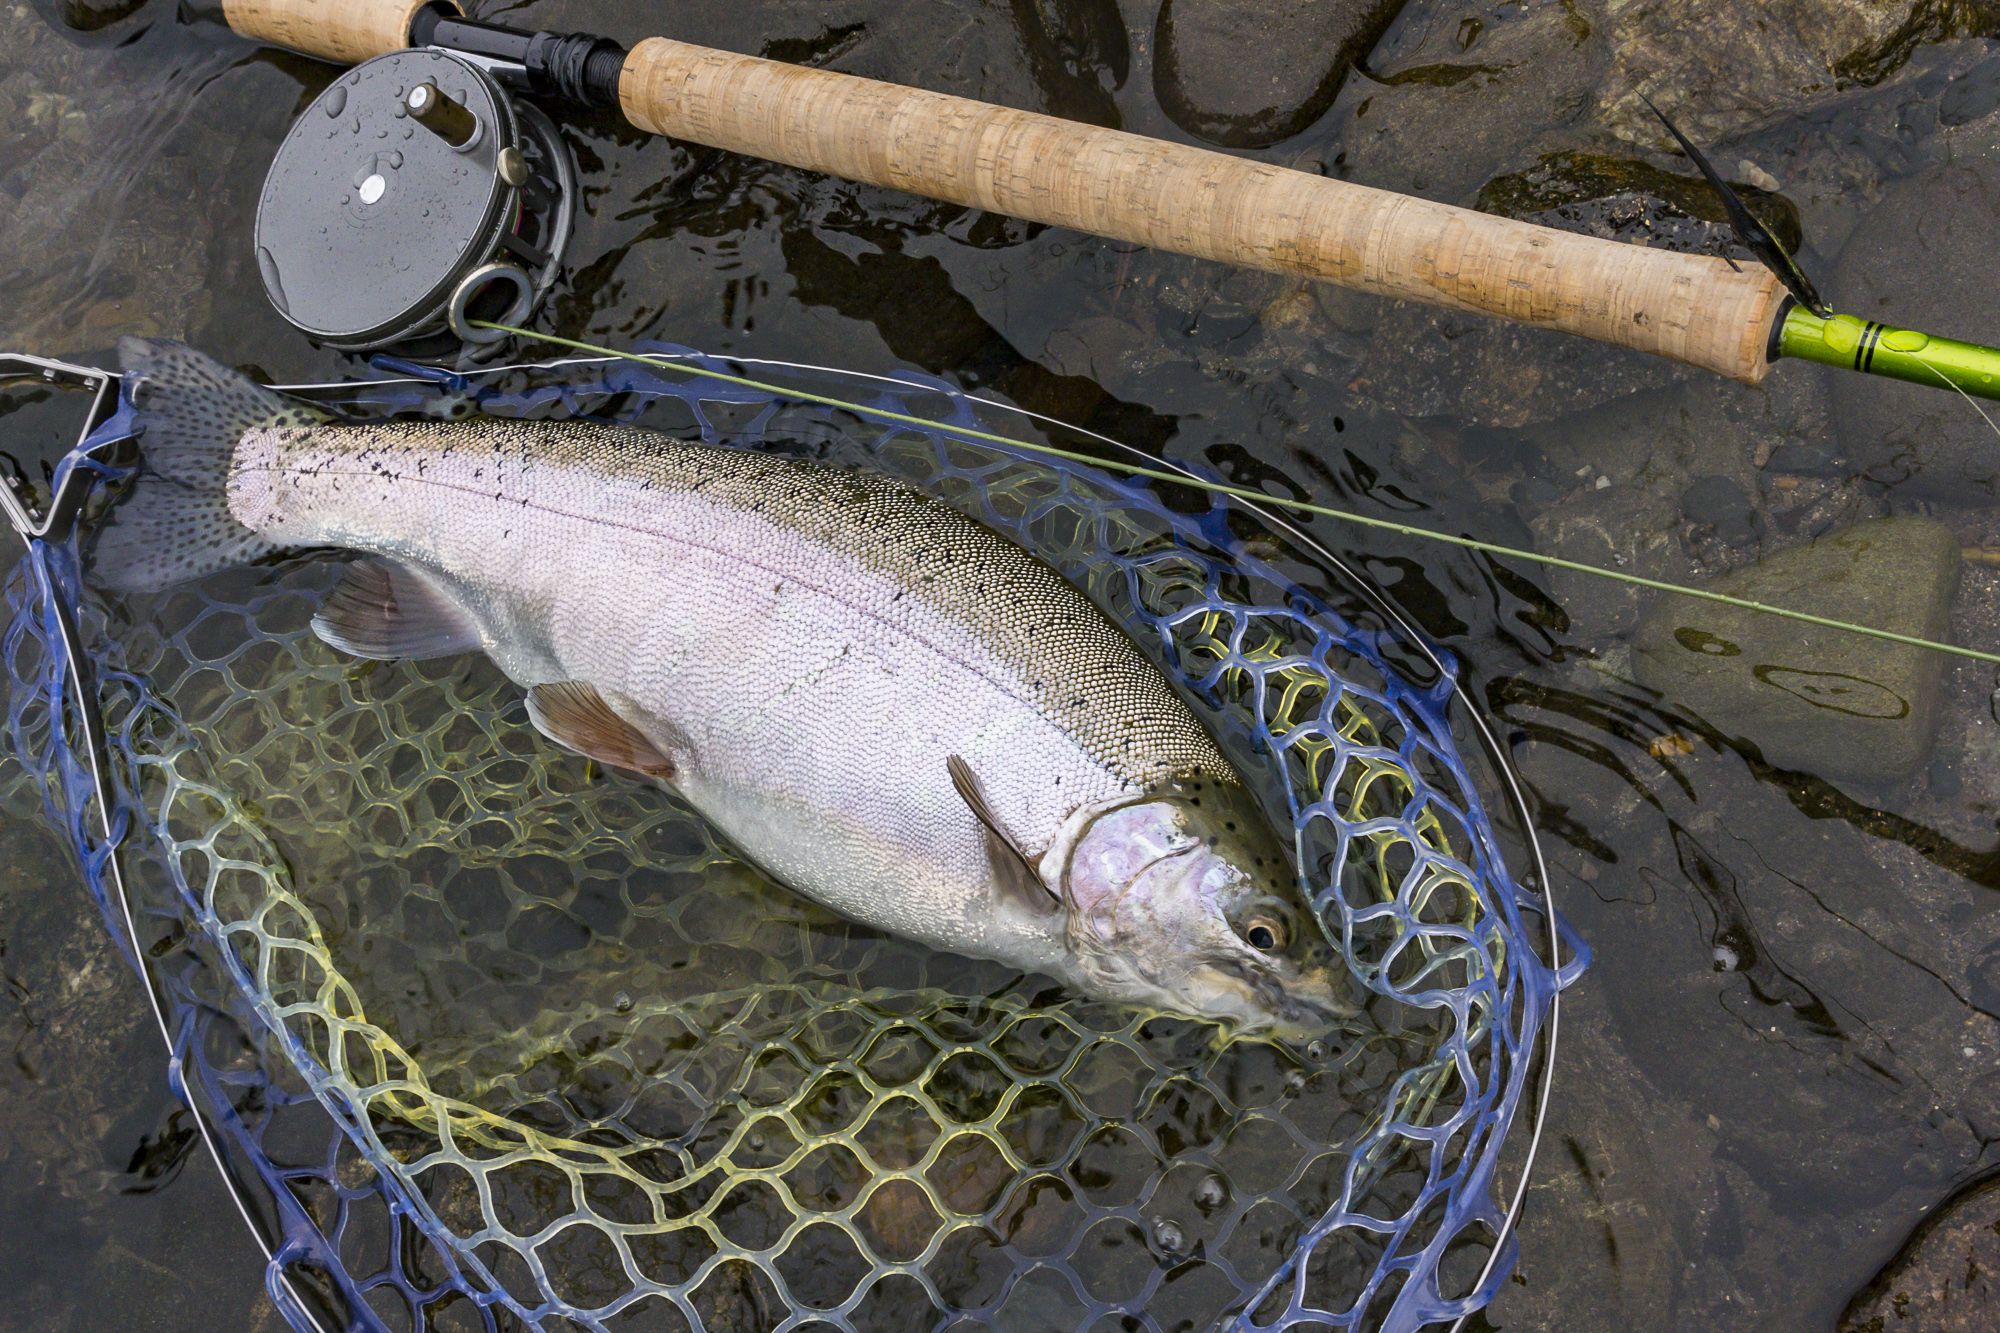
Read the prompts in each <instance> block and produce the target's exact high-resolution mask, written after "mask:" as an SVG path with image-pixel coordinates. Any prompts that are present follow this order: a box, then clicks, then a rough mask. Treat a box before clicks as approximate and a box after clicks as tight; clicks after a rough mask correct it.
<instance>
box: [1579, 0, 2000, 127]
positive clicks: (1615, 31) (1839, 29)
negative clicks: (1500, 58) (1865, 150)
mask: <svg viewBox="0 0 2000 1333" xmlns="http://www.w3.org/2000/svg"><path fill="white" fill-rule="evenodd" d="M1603 8H1604V10H1605V22H1606V24H1607V32H1606V34H1605V35H1606V36H1607V38H1608V39H1609V45H1610V49H1611V53H1612V55H1611V69H1610V72H1609V75H1608V76H1607V77H1606V79H1605V81H1604V84H1603V86H1602V87H1601V88H1599V89H1598V92H1597V97H1596V106H1595V107H1594V108H1592V113H1591V114H1592V118H1593V119H1594V120H1596V121H1598V122H1599V123H1601V124H1603V125H1604V126H1606V127H1607V128H1609V129H1610V130H1612V132H1613V133H1616V134H1617V135H1619V136H1620V137H1621V138H1625V139H1630V140H1634V141H1637V142H1640V143H1649V144H1660V145H1662V146H1664V145H1665V144H1666V142H1667V136H1666V135H1665V134H1664V133H1663V132H1662V131H1661V129H1660V126H1659V122H1658V121H1656V120H1655V119H1654V118H1653V113H1652V112H1651V111H1650V110H1648V109H1647V107H1646V104H1645V102H1644V101H1642V100H1641V97H1642V95H1643V96H1650V97H1651V98H1652V99H1653V100H1654V101H1655V102H1657V103H1659V104H1660V105H1661V106H1662V107H1663V108H1665V109H1666V111H1667V113H1668V114H1669V115H1671V116H1673V117H1674V119H1675V120H1676V121H1677V122H1678V123H1679V124H1680V127H1681V129H1682V130H1684V131H1685V132H1686V133H1687V134H1688V135H1689V137H1691V138H1692V139H1694V141H1695V142H1696V143H1714V142H1716V141H1718V140H1721V139H1726V138H1732V137H1735V136H1737V135H1741V134H1745V133H1748V132H1751V131H1753V130H1756V129H1759V128H1761V127H1763V126H1766V125H1769V124H1772V123H1774V122H1776V121H1779V120H1782V119H1786V118H1789V117H1792V116H1795V115H1797V114H1798V112H1799V110H1800V108H1801V105H1802V104H1803V103H1805V102H1807V101H1809V100H1811V99H1814V98H1816V97H1825V96H1830V95H1832V94H1834V93H1836V92H1838V91H1839V90H1841V89H1842V88H1846V87H1852V86H1854V85H1857V84H1871V83H1875V82H1877V81H1878V80H1881V79H1884V78H1886V77H1888V76H1889V75H1890V74H1892V73H1894V72H1895V71H1896V70H1897V69H1899V68H1900V67H1901V66H1902V65H1903V63H1904V62H1905V61H1907V60H1908V59H1909V58H1910V54H1911V52H1912V51H1914V50H1916V48H1917V47H1918V46H1920V45H1922V44H1924V43H1926V42H1935V41H1939V40H1942V39H1944V38H1947V37H1952V36H1956V35H1958V34H1961V33H1978V32H1982V31H1986V30H1989V29H1990V28H1991V27H1992V25H1993V24H1994V23H1995V22H1996V21H2000V0H1964V2H1963V3H1957V4H1938V3H1935V0H1873V2H1872V3H1869V4H1855V3H1854V0H1760V2H1759V3H1757V4H1754V5H1692V4H1688V3H1687V0H1624V2H1623V3H1607V4H1605V5H1604V6H1603Z"/></svg>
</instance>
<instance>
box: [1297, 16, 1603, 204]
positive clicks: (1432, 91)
mask: <svg viewBox="0 0 2000 1333" xmlns="http://www.w3.org/2000/svg"><path fill="white" fill-rule="evenodd" d="M1473 8H1475V9H1477V8H1479V7H1478V6H1474V7H1473ZM1495 8H1498V6H1496V7H1495ZM1412 18H1413V19H1414V18H1415V16H1414V15H1413V16H1412ZM1593 33H1594V27H1593V24H1592V23H1591V21H1590V20H1589V19H1588V18H1586V17H1584V16H1583V14H1582V13H1581V12H1579V10H1578V9H1577V8H1575V7H1572V6H1567V5H1538V6H1534V7H1532V8H1529V9H1527V11H1526V12H1524V13H1516V14H1510V15H1508V16H1507V17H1506V18H1505V19H1504V21H1500V20H1498V19H1496V20H1494V21H1488V20H1487V19H1485V18H1482V17H1477V16H1474V15H1467V16H1466V17H1465V18H1464V20H1463V21H1462V22H1445V21H1438V20H1437V19H1435V18H1433V20H1432V21H1430V22H1428V23H1422V24H1419V23H1416V22H1414V21H1406V22H1404V23H1401V24H1399V25H1397V27H1396V28H1395V30H1394V31H1392V32H1391V33H1390V34H1389V36H1388V38H1387V40H1386V41H1385V42H1384V46H1383V49H1381V50H1378V51H1377V52H1376V53H1375V55H1373V56H1371V57H1370V58H1369V72H1370V74H1371V75H1372V76H1373V79H1372V81H1367V82H1364V81H1362V80H1359V79H1356V80H1351V81H1350V82H1349V83H1348V85H1347V86H1346V87H1345V88H1343V89H1342V91H1341V95H1340V97H1339V99H1338V102H1337V104H1336V107H1335V113H1334V120H1335V123H1336V124H1337V125H1338V126H1339V130H1340V137H1341V148H1342V151H1341V153H1340V165H1341V166H1342V167H1343V168H1344V169H1345V170H1346V172H1347V174H1348V175H1349V176H1350V177H1351V178H1352V179H1354V180H1357V181H1360V182H1361V183H1363V184H1365V185H1374V186H1379V187H1380V188H1382V189H1387V190H1397V191H1400V192H1402V193H1405V194H1420V195H1423V196H1424V197H1426V198H1430V199H1441V200H1444V201H1445V202H1446V203H1454V204H1469V203H1471V202H1472V199H1473V196H1474V195H1475V194H1476V193H1477V192H1478V190H1479V187H1480V186H1481V185H1483V184H1484V183H1485V182H1486V181H1488V180H1490V179H1491V178H1492V177H1493V176H1494V175H1496V174H1498V173H1499V172H1502V171H1510V170H1519V169H1523V168H1526V167H1527V166H1529V165H1530V164H1532V163H1533V161H1534V160H1535V157H1536V156H1537V154H1536V151H1535V150H1534V145H1536V144H1537V143H1538V142H1539V141H1540V140H1541V139H1542V138H1543V137H1544V136H1545V135H1546V134H1547V131H1548V127H1551V126H1562V125H1567V124H1568V123H1570V122H1571V121H1573V120H1574V119H1575V116H1576V113H1577V111H1578V110H1579V109H1580V108H1581V107H1582V106H1583V105H1585V104H1587V102H1588V101H1589V98H1590V96H1591V93H1592V91H1593V90H1594V89H1595V88H1596V87H1597V84H1598V81H1599V79H1600V78H1601V76H1602V72H1603V69H1604V67H1605V63H1606V60H1607V57H1608V53H1607V52H1606V50H1605V48H1604V43H1603V42H1602V40H1601V39H1596V38H1594V37H1593ZM1573 143H1574V139H1573V136H1568V135H1564V136H1561V137H1560V138H1559V139H1558V140H1557V141H1556V142H1555V144H1554V145H1553V147H1558V148H1559V147H1569V146H1573Z"/></svg>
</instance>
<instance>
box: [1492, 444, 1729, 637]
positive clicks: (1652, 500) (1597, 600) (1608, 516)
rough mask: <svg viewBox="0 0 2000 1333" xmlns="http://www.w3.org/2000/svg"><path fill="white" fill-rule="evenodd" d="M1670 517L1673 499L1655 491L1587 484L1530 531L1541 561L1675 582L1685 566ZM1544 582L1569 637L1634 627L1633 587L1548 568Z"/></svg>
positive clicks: (1540, 517)
mask: <svg viewBox="0 0 2000 1333" xmlns="http://www.w3.org/2000/svg"><path fill="white" fill-rule="evenodd" d="M1673 518H1674V514H1673V505H1672V501H1671V500H1670V499H1669V498H1668V497H1667V496H1665V495H1663V494H1662V493H1661V492H1660V491H1659V489H1658V488H1656V487H1653V486H1649V485H1646V484H1644V483H1642V482H1637V481H1628V482H1626V483H1624V484H1607V485H1604V486H1599V485H1597V484H1596V483H1595V482H1587V483H1585V485H1584V486H1583V488H1582V489H1580V490H1578V491H1576V492H1575V493H1574V494H1572V495H1571V496H1569V497H1568V498H1567V499H1565V500H1563V501H1561V502H1559V503H1558V504H1555V505H1553V506H1551V507H1550V508H1549V509H1548V510H1547V511H1545V512H1544V513H1542V514H1540V515H1537V516H1536V518H1535V519H1534V521H1533V522H1532V523H1530V524H1529V527H1530V528H1531V529H1532V530H1533V532H1534V534H1535V546H1536V549H1537V550H1539V551H1541V552H1542V553H1543V554H1545V555H1552V556H1556V557H1558V558H1560V559H1564V560H1577V561H1581V562H1583V563H1584V564H1588V565H1597V566H1599V567H1601V568H1606V569H1616V570H1621V571H1623V572H1624V573H1627V574H1638V575H1641V576H1642V577H1645V578H1652V579H1666V580H1669V581H1673V582H1680V581H1683V580H1685V579H1686V578H1687V577H1688V575H1689V572H1690V566H1689V564H1688V558H1687V552H1686V551H1685V550H1684V549H1683V548H1682V546H1681V543H1680V540H1679V538H1678V537H1677V536H1676V534H1675V532H1674V524H1673ZM1547 578H1548V589H1549V594H1550V596H1551V597H1553V598H1554V599H1555V601H1556V604H1557V605H1559V606H1561V607H1562V609H1563V611H1564V613H1565V614H1567V615H1568V616H1569V623H1570V630H1571V632H1572V634H1574V635H1575V636H1576V637H1578V638H1581V639H1586V640H1598V639H1604V638H1608V637H1611V636H1613V635H1617V634H1623V633H1625V632H1627V631H1629V630H1631V629H1632V628H1633V627H1634V626H1635V625H1637V624H1638V621H1639V591H1640V590H1639V589H1637V588H1635V587H1632V586H1630V585H1628V584H1623V583H1616V582H1613V581H1612V580H1610V579H1604V578H1599V577H1597V576H1596V575H1593V574H1582V573H1578V572H1576V571H1574V570H1568V569H1551V570H1549V571H1548V575H1547Z"/></svg>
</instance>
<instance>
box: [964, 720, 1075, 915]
mask: <svg viewBox="0 0 2000 1333" xmlns="http://www.w3.org/2000/svg"><path fill="white" fill-rule="evenodd" d="M944 766H945V771H947V772H948V773H950V774H951V785H952V786H953V788H955V789H956V790H957V792H958V796H959V799H960V800H962V801H964V802H965V804H966V805H967V807H968V808H970V809H971V811H972V814H973V817H974V818H976V819H977V820H978V821H979V826H980V827H981V828H982V829H984V830H985V831H986V859H987V861H988V862H990V863H991V864H992V866H993V881H994V883H996V884H997V885H999V886H1000V892H1001V893H1002V895H1004V896H1006V897H1008V898H1012V899H1013V900H1014V901H1015V902H1016V903H1018V904H1020V905H1021V906H1022V907H1025V908H1027V909H1028V910H1029V911H1031V912H1033V913H1034V914H1035V915H1037V916H1047V915H1048V914H1049V913H1051V912H1053V911H1055V910H1056V909H1057V908H1058V907H1060V906H1062V904H1061V903H1060V902H1059V901H1057V899H1056V896H1055V895H1054V894H1053V893H1051V892H1049V886H1048V885H1046V884H1044V883H1042V877H1041V874H1040V873H1039V872H1037V871H1036V869H1035V866H1034V863H1033V862H1031V861H1030V860H1028V858H1027V856H1026V854H1025V853H1023V852H1022V851H1021V849H1020V848H1019V847H1018V846H1016V845H1015V843H1014V840H1013V839H1012V838H1010V837H1008V836H1007V834H1006V831H1005V830H1003V829H1002V828H1001V827H1000V821H999V820H998V819H996V818H995V817H994V814H993V807H991V806H989V805H988V804H987V803H986V790H985V788H983V787H981V786H980V785H979V777H978V775H977V774H975V773H974V772H973V771H972V765H970V764H968V763H966V762H965V761H964V760H963V759H961V758H959V757H958V756H957V755H955V754H954V755H946V756H945V761H944Z"/></svg>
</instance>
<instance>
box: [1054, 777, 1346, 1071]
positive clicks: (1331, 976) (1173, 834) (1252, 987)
mask: <svg viewBox="0 0 2000 1333" xmlns="http://www.w3.org/2000/svg"><path fill="white" fill-rule="evenodd" d="M1069 833H1070V837H1069V840H1068V846H1067V848H1065V851H1066V856H1065V857H1064V859H1063V861H1062V862H1061V865H1062V870H1061V874H1060V883H1059V884H1058V885H1056V886H1053V887H1056V888H1057V889H1058V892H1059V893H1060V894H1061V897H1062V900H1063V905H1064V908H1065V910H1066V916H1067V924H1066V933H1067V937H1068V944H1069V952H1070V956H1071V961H1072V963H1073V964H1074V965H1075V966H1076V967H1077V968H1078V970H1079V971H1080V972H1082V973H1083V975H1084V977H1085V978H1086V979H1087V980H1088V982H1089V983H1090V985H1091V988H1092V989H1093V990H1094V991H1096V992H1097V993H1099V994H1103V995H1107V996H1110V997H1112V998H1116V999H1123V1000H1128V1001H1132V1002H1136V1003H1143V1004H1152V1005H1155V1006H1157V1007H1159V1008H1163V1009H1168V1010H1172V1011H1175V1012H1178V1013H1183V1014H1188V1015H1191V1016H1195V1017H1201V1018H1209V1019H1214V1020H1217V1021H1219V1022H1222V1023H1225V1024H1227V1025H1229V1026H1232V1027H1236V1028H1240V1029H1244V1030H1254V1031H1263V1030H1270V1031H1273V1032H1276V1033H1278V1034H1280V1035H1285V1036H1292V1037H1299V1038H1309V1037H1312V1036H1317V1035H1320V1034H1323V1033H1325V1032H1327V1031H1328V1030H1330V1029H1332V1028H1334V1027H1336V1026H1338V1025H1339V1024H1340V1023H1341V1022H1342V1021H1343V1020H1344V1019H1346V1018H1348V1017H1351V1016H1352V1015H1353V1014H1354V1012H1355V1009H1354V1006H1353V1005H1352V1004H1350V1003H1348V1002H1346V1001H1345V1000H1344V999H1343V995H1342V990H1343V982H1344V978H1345V972H1344V969H1342V968H1341V967H1340V966H1339V956H1338V955H1337V954H1336V953H1335V952H1334V950H1333V949H1332V947H1331V946H1330V945H1329V944H1328V942H1327V940H1326V936H1325V933H1324V932H1323V931H1322V929H1321V928H1320V925H1319V923H1318V921H1317V920H1316V919H1315V917H1314V914H1313V911H1312V909H1311V906H1310V904H1309V902H1308V901H1307V899H1306V896H1305V894H1304V893H1303V892H1302V891H1301V889H1300V887H1299V882H1298V877H1297V874H1296V871H1295V870H1294V866H1293V861H1292V857H1291V856H1290V854H1289V853H1288V851H1287V850H1286V848H1285V846H1284V844H1283V843H1281V842H1280V841H1279V839H1278V837H1277V835H1276V834H1275V833H1274V832H1273V831H1272V828H1271V825H1270V822H1269V821H1268V820H1267V819H1266V818H1265V817H1264V813H1263V811H1262V810H1261V809H1260V808H1259V807H1258V805H1257V802H1256V798H1255V797H1253V796H1252V795H1251V794H1250V792H1249V791H1248V790H1247V789H1246V788H1244V787H1243V786H1242V785H1241V784H1240V783H1238V782H1236V781H1233V780H1226V779H1218V778H1214V777H1207V778H1204V777H1202V776H1200V775H1193V776H1186V777H1182V778H1178V779H1176V780H1174V781H1172V782H1169V783H1163V784H1159V785H1156V786H1153V787H1151V788H1149V789H1148V790H1146V791H1145V792H1144V793H1143V794H1141V795H1139V796H1137V797H1134V798H1129V799H1125V800H1122V801H1116V802H1111V803H1107V804H1106V805H1103V806H1100V807H1097V808H1095V809H1091V810H1086V811H1082V812H1079V815H1078V816H1076V817H1075V818H1074V819H1073V821H1072V829H1071V830H1069Z"/></svg>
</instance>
